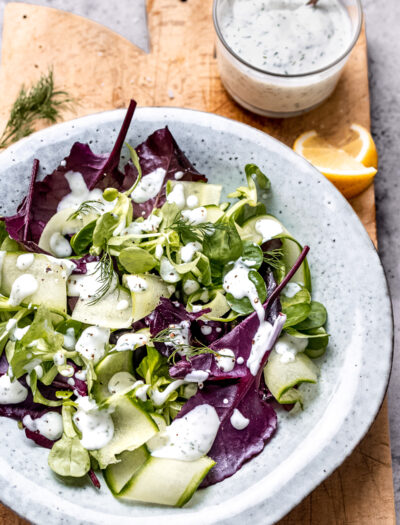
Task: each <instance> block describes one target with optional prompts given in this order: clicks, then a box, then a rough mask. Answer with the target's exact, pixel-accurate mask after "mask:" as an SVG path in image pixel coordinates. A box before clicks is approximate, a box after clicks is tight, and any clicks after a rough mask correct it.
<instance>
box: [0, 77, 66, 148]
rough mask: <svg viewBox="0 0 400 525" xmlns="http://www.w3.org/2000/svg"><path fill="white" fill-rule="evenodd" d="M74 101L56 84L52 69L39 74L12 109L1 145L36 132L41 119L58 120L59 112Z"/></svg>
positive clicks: (2, 146)
mask: <svg viewBox="0 0 400 525" xmlns="http://www.w3.org/2000/svg"><path fill="white" fill-rule="evenodd" d="M70 102H72V99H71V97H70V96H69V95H68V93H67V92H66V91H60V90H56V89H55V87H54V78H53V70H52V69H50V70H49V72H48V73H47V75H46V74H44V75H42V76H41V77H40V79H39V80H38V82H37V83H36V84H34V85H33V86H32V87H31V88H30V89H28V90H27V89H26V88H25V86H22V87H21V89H20V91H19V93H18V96H17V98H16V100H15V102H14V104H13V106H12V108H11V112H10V117H9V119H8V122H7V124H6V127H5V128H4V131H3V133H2V135H1V137H0V148H1V149H3V148H6V147H7V146H9V145H10V144H12V143H13V142H16V141H17V140H19V139H22V138H23V137H26V136H27V135H30V134H31V133H33V131H34V125H35V123H36V122H37V121H38V120H41V119H42V120H46V121H47V122H50V123H55V122H57V120H59V118H60V112H61V111H62V110H63V109H65V108H66V107H67V105H68V103H70Z"/></svg>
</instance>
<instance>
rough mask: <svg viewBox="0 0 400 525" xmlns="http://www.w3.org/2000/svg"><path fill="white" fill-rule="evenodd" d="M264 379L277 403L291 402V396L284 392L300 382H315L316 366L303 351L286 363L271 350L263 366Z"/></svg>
mask: <svg viewBox="0 0 400 525" xmlns="http://www.w3.org/2000/svg"><path fill="white" fill-rule="evenodd" d="M264 379H265V384H266V385H267V387H268V389H269V391H270V392H271V394H272V395H273V396H274V398H275V399H276V400H277V401H278V403H293V400H292V396H286V397H285V394H286V393H287V392H288V391H289V390H290V389H292V388H293V387H294V386H296V385H298V384H300V383H316V382H317V379H318V368H317V367H316V366H315V364H314V363H313V362H312V361H311V359H309V358H308V357H307V356H306V355H305V354H304V353H298V354H296V355H295V356H294V360H293V361H290V362H288V363H286V362H282V360H281V355H280V354H278V353H277V352H276V350H272V352H271V353H270V355H269V358H268V363H267V365H266V367H265V368H264ZM288 398H289V400H288Z"/></svg>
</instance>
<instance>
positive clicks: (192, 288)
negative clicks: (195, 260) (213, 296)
mask: <svg viewBox="0 0 400 525" xmlns="http://www.w3.org/2000/svg"><path fill="white" fill-rule="evenodd" d="M199 288H200V285H199V283H198V282H197V281H194V280H193V279H187V280H186V281H185V282H184V283H183V291H184V293H185V294H186V295H192V293H194V292H197V290H198V289H199Z"/></svg>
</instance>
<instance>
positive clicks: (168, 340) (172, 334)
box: [151, 326, 220, 363]
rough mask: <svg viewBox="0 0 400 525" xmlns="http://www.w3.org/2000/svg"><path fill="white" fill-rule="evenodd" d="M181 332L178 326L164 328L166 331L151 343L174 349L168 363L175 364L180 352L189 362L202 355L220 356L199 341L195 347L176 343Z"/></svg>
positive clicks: (155, 337) (160, 333) (153, 338)
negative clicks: (162, 344)
mask: <svg viewBox="0 0 400 525" xmlns="http://www.w3.org/2000/svg"><path fill="white" fill-rule="evenodd" d="M179 332H180V328H179V326H177V328H175V329H174V328H172V327H171V326H169V327H168V328H164V330H161V331H160V332H158V334H157V335H156V336H154V337H152V338H151V341H152V342H153V343H164V344H166V345H167V346H173V347H174V350H173V352H172V353H171V355H170V356H169V357H168V361H172V362H173V363H175V359H176V355H177V354H178V353H179V352H182V353H183V354H185V356H186V358H187V359H189V360H190V359H192V358H193V357H196V356H197V355H201V354H213V355H214V356H219V355H220V354H219V353H218V352H216V351H215V350H213V349H212V348H210V347H209V346H206V345H203V344H202V343H200V342H198V341H197V342H198V346H194V345H191V344H188V343H180V342H175V341H174V339H176V336H177V335H179Z"/></svg>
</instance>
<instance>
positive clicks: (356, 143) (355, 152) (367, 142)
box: [342, 124, 378, 168]
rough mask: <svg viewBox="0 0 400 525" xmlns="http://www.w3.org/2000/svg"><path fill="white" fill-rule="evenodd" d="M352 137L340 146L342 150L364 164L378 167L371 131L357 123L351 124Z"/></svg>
mask: <svg viewBox="0 0 400 525" xmlns="http://www.w3.org/2000/svg"><path fill="white" fill-rule="evenodd" d="M350 129H351V130H352V131H353V138H352V139H351V140H350V141H349V142H347V144H345V145H344V146H342V149H343V151H345V152H346V153H348V154H349V155H350V156H351V157H353V158H354V159H355V160H358V162H361V164H364V166H367V167H371V166H372V167H373V168H378V152H377V151H376V146H375V142H374V141H373V139H372V137H371V133H370V132H369V131H368V130H366V129H365V128H364V127H363V126H360V125H359V124H352V125H351V126H350Z"/></svg>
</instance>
